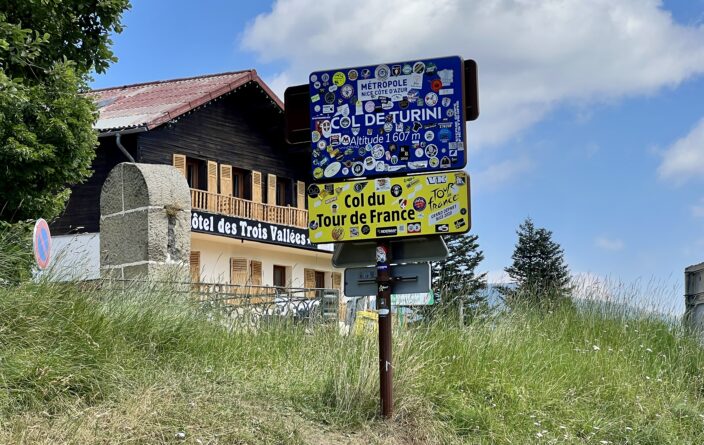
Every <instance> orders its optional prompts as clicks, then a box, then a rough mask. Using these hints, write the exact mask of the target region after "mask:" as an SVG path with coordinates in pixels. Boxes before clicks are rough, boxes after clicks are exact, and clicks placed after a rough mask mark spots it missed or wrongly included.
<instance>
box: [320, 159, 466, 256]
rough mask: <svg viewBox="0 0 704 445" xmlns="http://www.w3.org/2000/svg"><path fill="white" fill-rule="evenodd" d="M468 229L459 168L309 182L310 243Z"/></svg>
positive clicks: (454, 232)
mask: <svg viewBox="0 0 704 445" xmlns="http://www.w3.org/2000/svg"><path fill="white" fill-rule="evenodd" d="M470 227H471V218H470V202H469V176H468V175H467V173H465V172H463V171H455V172H445V173H428V174H422V175H415V176H400V177H396V178H376V179H369V180H361V181H349V182H336V183H330V184H311V185H310V186H309V187H308V236H309V238H310V241H311V242H312V243H316V244H318V243H330V242H333V243H337V242H344V241H360V240H370V239H379V238H398V237H410V236H421V235H424V236H427V235H447V234H456V233H465V232H467V231H468V230H469V229H470Z"/></svg>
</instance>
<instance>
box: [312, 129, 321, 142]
mask: <svg viewBox="0 0 704 445" xmlns="http://www.w3.org/2000/svg"><path fill="white" fill-rule="evenodd" d="M310 140H311V141H312V142H318V141H319V140H320V132H319V131H315V130H314V131H313V132H312V133H311V134H310Z"/></svg>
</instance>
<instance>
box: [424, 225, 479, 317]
mask: <svg viewBox="0 0 704 445" xmlns="http://www.w3.org/2000/svg"><path fill="white" fill-rule="evenodd" d="M477 238H478V237H477V235H449V236H445V237H444V239H445V242H446V243H447V247H448V250H449V255H448V257H447V259H445V260H444V261H438V262H435V263H433V265H432V272H433V289H435V290H436V291H437V293H438V294H439V296H440V304H441V305H445V306H447V305H453V306H459V305H460V304H461V305H462V306H463V308H464V309H469V310H474V309H478V308H479V307H482V306H484V305H485V304H486V297H485V296H484V295H481V294H480V292H479V291H480V290H481V289H484V288H485V287H486V273H482V274H477V273H476V269H477V266H478V265H479V263H480V262H481V261H482V260H483V259H484V253H483V252H482V251H481V250H479V244H478V243H477Z"/></svg>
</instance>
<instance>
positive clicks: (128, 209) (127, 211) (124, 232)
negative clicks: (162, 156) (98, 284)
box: [100, 162, 191, 282]
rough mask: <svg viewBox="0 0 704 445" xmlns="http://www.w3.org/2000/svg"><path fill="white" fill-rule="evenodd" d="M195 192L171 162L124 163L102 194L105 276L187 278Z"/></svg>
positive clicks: (177, 279) (111, 176) (102, 237)
mask: <svg viewBox="0 0 704 445" xmlns="http://www.w3.org/2000/svg"><path fill="white" fill-rule="evenodd" d="M190 217H191V194H190V190H189V188H188V184H187V183H186V179H185V178H184V177H183V175H182V174H181V173H180V172H179V171H178V170H176V169H175V168H174V167H172V166H170V165H156V164H135V163H128V162H125V163H122V164H118V165H117V166H115V168H114V169H112V171H111V172H110V174H109V175H108V177H107V179H106V180H105V184H103V190H102V193H101V194H100V272H101V277H103V278H114V279H126V280H131V279H145V280H169V281H182V282H186V281H188V280H189V279H190V278H189V272H188V270H189V255H190V251H191V226H190Z"/></svg>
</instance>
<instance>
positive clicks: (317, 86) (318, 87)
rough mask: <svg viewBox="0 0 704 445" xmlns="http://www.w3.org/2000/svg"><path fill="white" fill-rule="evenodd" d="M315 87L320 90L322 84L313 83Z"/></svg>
mask: <svg viewBox="0 0 704 445" xmlns="http://www.w3.org/2000/svg"><path fill="white" fill-rule="evenodd" d="M313 87H314V88H315V89H316V90H319V89H320V82H313Z"/></svg>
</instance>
